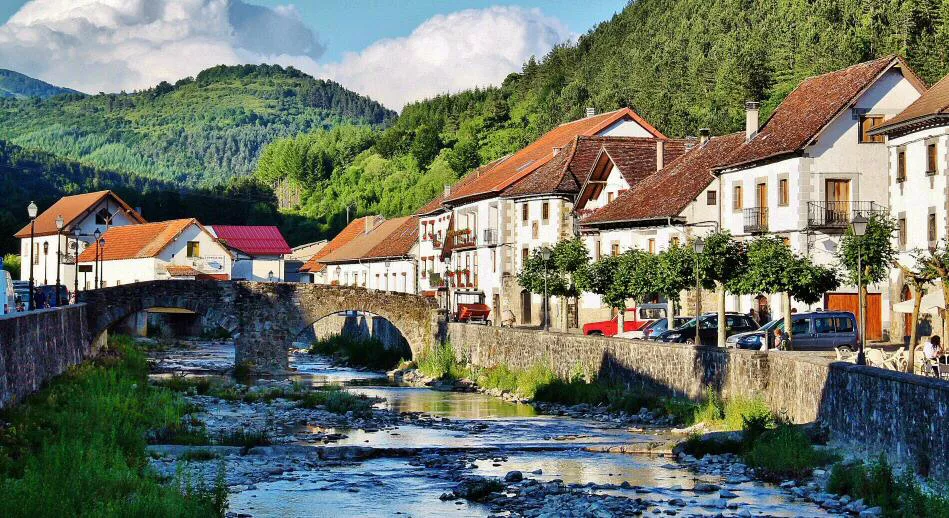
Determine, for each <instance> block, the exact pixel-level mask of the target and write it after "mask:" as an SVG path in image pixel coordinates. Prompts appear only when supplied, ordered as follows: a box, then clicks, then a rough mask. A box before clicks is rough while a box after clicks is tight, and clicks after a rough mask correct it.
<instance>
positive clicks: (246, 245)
mask: <svg viewBox="0 0 949 518" xmlns="http://www.w3.org/2000/svg"><path fill="white" fill-rule="evenodd" d="M211 230H212V231H213V232H214V235H216V236H217V238H218V240H220V241H221V242H223V243H224V244H225V245H227V246H228V247H230V248H233V249H234V250H238V251H240V252H243V253H245V254H247V255H250V256H257V255H285V254H289V253H290V252H291V250H290V245H288V244H287V241H286V240H285V239H284V238H283V234H281V233H280V229H279V228H277V227H275V226H236V225H212V226H211Z"/></svg>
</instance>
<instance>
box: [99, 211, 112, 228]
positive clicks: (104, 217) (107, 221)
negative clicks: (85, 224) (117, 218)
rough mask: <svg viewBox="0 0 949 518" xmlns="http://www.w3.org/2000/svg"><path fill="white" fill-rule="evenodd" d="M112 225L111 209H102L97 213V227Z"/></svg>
mask: <svg viewBox="0 0 949 518" xmlns="http://www.w3.org/2000/svg"><path fill="white" fill-rule="evenodd" d="M111 224H112V214H110V213H109V209H107V208H105V207H102V208H101V209H99V211H98V212H96V225H111Z"/></svg>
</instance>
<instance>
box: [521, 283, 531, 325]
mask: <svg viewBox="0 0 949 518" xmlns="http://www.w3.org/2000/svg"><path fill="white" fill-rule="evenodd" d="M531 299H532V297H531V292H529V291H527V290H521V324H524V325H528V324H530V323H532V321H533V319H532V318H531V303H532V300H531Z"/></svg>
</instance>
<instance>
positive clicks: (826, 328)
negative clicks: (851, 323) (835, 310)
mask: <svg viewBox="0 0 949 518" xmlns="http://www.w3.org/2000/svg"><path fill="white" fill-rule="evenodd" d="M814 332H815V333H817V334H826V333H833V332H834V317H818V318H815V319H814Z"/></svg>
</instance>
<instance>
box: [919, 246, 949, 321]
mask: <svg viewBox="0 0 949 518" xmlns="http://www.w3.org/2000/svg"><path fill="white" fill-rule="evenodd" d="M919 262H920V273H922V274H923V275H925V276H927V277H931V278H932V279H933V280H934V281H938V282H939V283H940V285H941V286H942V296H943V306H944V307H945V308H947V309H943V310H942V317H943V318H942V326H943V328H942V336H944V337H949V241H945V240H943V241H941V242H940V243H939V245H938V246H937V247H936V248H933V249H930V250H928V251H926V252H923V253H922V254H921V255H920V257H919Z"/></svg>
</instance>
